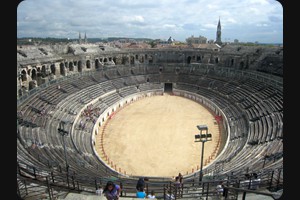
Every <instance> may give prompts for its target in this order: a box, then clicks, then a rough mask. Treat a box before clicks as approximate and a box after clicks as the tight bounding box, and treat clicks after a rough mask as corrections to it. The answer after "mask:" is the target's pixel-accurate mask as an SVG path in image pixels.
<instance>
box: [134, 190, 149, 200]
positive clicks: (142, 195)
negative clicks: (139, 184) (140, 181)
mask: <svg viewBox="0 0 300 200" xmlns="http://www.w3.org/2000/svg"><path fill="white" fill-rule="evenodd" d="M146 196H147V195H146V192H145V191H144V190H143V189H142V188H139V190H138V191H137V192H136V197H137V198H138V199H145V198H146Z"/></svg>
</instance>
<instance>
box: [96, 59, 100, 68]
mask: <svg viewBox="0 0 300 200" xmlns="http://www.w3.org/2000/svg"><path fill="white" fill-rule="evenodd" d="M95 68H96V69H99V68H100V62H99V59H96V60H95Z"/></svg>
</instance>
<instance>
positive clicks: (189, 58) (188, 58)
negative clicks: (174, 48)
mask: <svg viewBox="0 0 300 200" xmlns="http://www.w3.org/2000/svg"><path fill="white" fill-rule="evenodd" d="M191 60H192V58H191V56H188V57H187V59H186V61H187V64H191Z"/></svg>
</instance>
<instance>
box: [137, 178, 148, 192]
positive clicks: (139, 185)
mask: <svg viewBox="0 0 300 200" xmlns="http://www.w3.org/2000/svg"><path fill="white" fill-rule="evenodd" d="M148 180H149V179H148V178H139V180H138V182H137V184H136V190H137V191H140V189H142V190H143V191H144V189H145V181H148Z"/></svg>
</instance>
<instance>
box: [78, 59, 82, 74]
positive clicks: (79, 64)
mask: <svg viewBox="0 0 300 200" xmlns="http://www.w3.org/2000/svg"><path fill="white" fill-rule="evenodd" d="M78 72H82V62H81V60H79V61H78Z"/></svg>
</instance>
